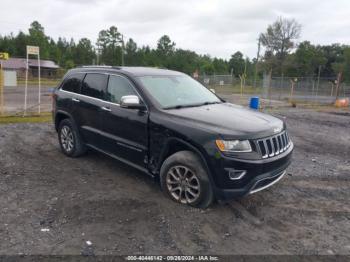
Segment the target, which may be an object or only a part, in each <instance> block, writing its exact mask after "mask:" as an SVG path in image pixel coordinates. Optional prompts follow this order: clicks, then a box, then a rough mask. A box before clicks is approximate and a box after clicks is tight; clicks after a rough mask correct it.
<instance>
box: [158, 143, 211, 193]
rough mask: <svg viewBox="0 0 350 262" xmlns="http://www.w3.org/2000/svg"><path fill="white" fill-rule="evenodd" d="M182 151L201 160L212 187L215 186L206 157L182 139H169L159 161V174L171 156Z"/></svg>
mask: <svg viewBox="0 0 350 262" xmlns="http://www.w3.org/2000/svg"><path fill="white" fill-rule="evenodd" d="M180 151H191V152H193V153H194V154H196V155H197V156H198V157H199V159H200V160H201V162H202V164H203V166H204V168H205V170H206V171H207V174H208V177H209V180H210V183H211V184H212V186H214V185H215V184H214V180H213V178H212V173H211V171H210V168H209V166H208V163H207V161H206V159H205V157H204V156H203V154H202V152H201V151H200V150H199V149H198V148H197V147H196V146H194V145H192V144H191V143H189V142H187V141H184V140H183V139H180V138H175V137H173V138H169V139H168V140H167V142H166V144H165V146H164V148H163V149H162V151H161V154H160V157H159V161H158V164H157V173H160V169H161V167H162V165H163V163H164V161H165V160H166V159H167V158H168V157H169V156H171V155H173V154H175V153H177V152H180Z"/></svg>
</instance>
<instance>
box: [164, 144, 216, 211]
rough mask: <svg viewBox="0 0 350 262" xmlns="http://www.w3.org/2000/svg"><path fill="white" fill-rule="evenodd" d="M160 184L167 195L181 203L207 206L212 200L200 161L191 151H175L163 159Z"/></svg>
mask: <svg viewBox="0 0 350 262" xmlns="http://www.w3.org/2000/svg"><path fill="white" fill-rule="evenodd" d="M186 178H187V180H186ZM160 184H161V188H162V190H163V192H164V194H165V195H166V196H167V197H169V198H170V199H172V200H174V201H176V202H179V203H182V204H187V205H190V206H193V207H197V208H207V207H209V206H210V205H211V204H212V202H213V200H214V193H213V189H212V186H211V183H210V181H209V177H208V174H207V172H206V170H205V168H204V166H203V164H202V161H201V159H200V158H199V157H198V156H197V155H196V154H194V153H193V152H191V151H180V152H177V153H175V154H173V155H171V156H170V157H168V158H167V159H166V160H165V161H164V163H163V165H162V167H161V170H160Z"/></svg>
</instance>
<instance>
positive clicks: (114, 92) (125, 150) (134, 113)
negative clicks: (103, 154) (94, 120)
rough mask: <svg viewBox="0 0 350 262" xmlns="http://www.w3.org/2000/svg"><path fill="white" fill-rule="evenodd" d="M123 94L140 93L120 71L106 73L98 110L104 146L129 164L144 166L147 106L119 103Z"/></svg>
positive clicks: (146, 143) (145, 161) (145, 164)
mask: <svg viewBox="0 0 350 262" xmlns="http://www.w3.org/2000/svg"><path fill="white" fill-rule="evenodd" d="M126 95H137V96H139V97H140V100H141V101H142V98H141V96H140V95H139V94H138V92H137V91H136V88H135V87H134V86H133V84H132V83H131V81H130V80H129V79H127V78H126V77H124V76H121V75H110V76H109V81H108V85H107V91H106V101H105V102H104V104H103V110H102V111H101V120H102V123H103V124H102V127H101V128H102V131H103V132H104V134H105V136H104V149H105V150H106V151H107V152H110V153H112V154H114V155H115V156H117V157H120V158H122V159H123V160H127V161H129V162H130V164H134V165H137V166H138V167H142V168H145V167H146V166H147V148H148V130H147V124H148V112H147V110H143V111H141V110H139V109H127V108H122V107H120V99H121V97H122V96H126Z"/></svg>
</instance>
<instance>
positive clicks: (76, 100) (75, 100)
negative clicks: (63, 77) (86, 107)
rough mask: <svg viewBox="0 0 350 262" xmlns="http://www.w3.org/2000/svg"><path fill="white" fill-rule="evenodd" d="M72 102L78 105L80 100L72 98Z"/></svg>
mask: <svg viewBox="0 0 350 262" xmlns="http://www.w3.org/2000/svg"><path fill="white" fill-rule="evenodd" d="M72 101H74V102H77V103H79V102H80V100H79V99H77V98H74V97H73V98H72Z"/></svg>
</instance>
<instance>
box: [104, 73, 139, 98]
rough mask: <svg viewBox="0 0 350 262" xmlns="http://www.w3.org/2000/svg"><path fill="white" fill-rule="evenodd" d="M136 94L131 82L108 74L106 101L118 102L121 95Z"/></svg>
mask: <svg viewBox="0 0 350 262" xmlns="http://www.w3.org/2000/svg"><path fill="white" fill-rule="evenodd" d="M128 95H137V94H136V92H135V90H134V88H133V87H132V85H131V83H130V82H129V81H128V80H127V79H125V78H124V77H121V76H112V75H111V76H110V77H109V81H108V88H107V101H109V102H113V103H117V104H120V99H121V98H122V96H128Z"/></svg>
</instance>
